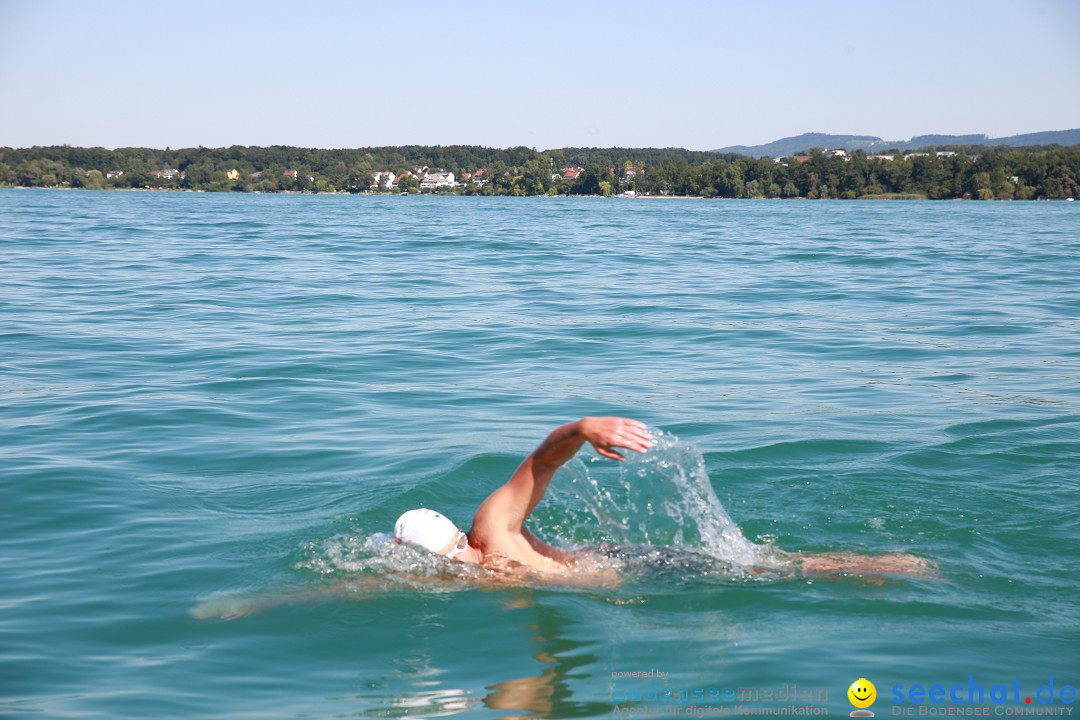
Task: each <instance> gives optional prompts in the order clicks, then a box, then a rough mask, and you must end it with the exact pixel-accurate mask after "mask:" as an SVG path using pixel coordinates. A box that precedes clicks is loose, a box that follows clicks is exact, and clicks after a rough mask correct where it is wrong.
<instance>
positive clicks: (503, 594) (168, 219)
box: [0, 190, 1080, 718]
mask: <svg viewBox="0 0 1080 720" xmlns="http://www.w3.org/2000/svg"><path fill="white" fill-rule="evenodd" d="M1078 213H1080V209H1078V208H1076V207H1075V204H1073V203H1070V204H1066V203H1060V204H1054V203H917V202H916V203H874V202H858V203H856V202H849V203H841V202H796V201H781V202H770V201H738V202H711V201H692V200H665V201H646V200H641V201H629V200H628V201H614V200H608V201H604V200H599V199H597V200H589V199H570V200H561V199H548V198H536V199H511V198H505V199H504V198H422V197H396V196H395V197H347V196H250V195H245V196H231V195H201V194H149V193H96V192H60V191H55V192H48V191H15V190H6V191H0V392H2V395H0V398H2V402H0V437H2V442H0V477H2V478H3V488H4V490H3V502H2V505H0V522H2V528H3V532H2V535H0V714H6V715H13V716H17V717H46V716H47V717H155V718H166V717H222V718H252V717H267V718H274V717H340V716H357V715H359V716H377V717H431V716H436V715H454V714H460V715H461V716H466V717H477V718H496V717H508V716H522V717H528V716H538V717H558V718H565V717H589V716H604V715H611V714H612V710H613V708H614V707H615V706H616V704H619V705H620V707H630V705H627V704H626V703H621V702H620V700H621V698H623V697H632V696H633V694H634V693H638V694H639V695H640V696H642V697H643V698H645V699H647V698H648V697H649V696H648V693H649V692H650V690H651V689H656V690H658V691H659V692H660V694H662V693H663V692H664V691H674V692H676V693H677V692H686V693H687V694H688V696H690V697H692V695H690V693H692V692H693V691H694V690H699V691H703V693H704V692H706V691H721V694H722V691H723V690H725V689H727V688H758V689H760V690H761V691H764V690H767V689H774V688H782V687H789V686H790V685H796V686H797V687H798V688H799V692H800V693H801V692H803V691H804V689H806V690H812V691H814V692H815V693H816V694H817V697H818V698H820V699H821V701H820V702H816V703H813V704H814V705H815V706H816V707H819V708H825V709H827V710H828V711H829V712H831V713H833V714H845V715H846V714H847V713H848V712H849V711H850V710H851V709H852V706H851V705H850V704H849V702H848V700H847V697H846V691H847V688H848V686H849V685H850V684H851V683H852V682H853V681H855V680H856V679H858V678H867V679H869V680H871V681H872V682H874V683H875V684H876V685H877V690H878V700H877V703H876V705H875V706H874V707H873V709H874V710H875V711H876V712H877V714H878V716H883V715H890V714H892V712H893V710H895V709H896V707H894V706H895V703H894V702H893V698H892V687H893V686H894V685H897V684H899V685H902V686H903V687H904V688H910V687H911V686H912V685H915V684H921V685H923V686H924V687H929V686H931V685H933V684H942V685H944V686H945V687H946V688H948V687H950V686H951V685H953V684H956V683H963V684H964V690H963V697H964V698H965V699H966V697H967V692H968V691H967V684H968V682H969V681H968V677H969V675H970V676H973V678H974V682H975V683H978V684H981V685H983V686H985V688H986V691H987V692H989V691H990V688H991V686H992V685H994V684H1002V685H1008V686H1009V687H1010V688H1011V687H1012V683H1013V681H1014V679H1018V680H1019V681H1020V683H1021V686H1022V695H1024V696H1033V695H1034V694H1035V693H1036V690H1037V688H1038V687H1039V686H1041V685H1046V684H1048V683H1049V682H1050V678H1051V677H1052V678H1053V682H1054V684H1055V689H1056V691H1057V692H1060V689H1061V687H1062V686H1063V685H1071V686H1073V687H1076V686H1077V685H1078V684H1080V677H1078V675H1080V672H1078V670H1080V613H1078V610H1080V600H1078V597H1080V572H1078V571H1080V503H1078V501H1080V494H1078V493H1077V489H1078V476H1080V332H1078V330H1080V294H1078V292H1077V290H1078V287H1080V214H1078ZM587 414H593V415H594V414H619V415H628V416H632V417H636V418H639V419H641V420H643V421H645V422H647V423H649V424H650V425H652V426H654V427H656V428H663V430H664V431H665V432H666V433H668V434H670V435H672V436H677V438H678V439H679V441H678V442H675V440H674V439H671V438H668V440H669V441H668V442H665V443H664V444H663V447H660V448H658V449H657V450H655V451H653V452H651V453H650V454H649V455H647V456H644V457H642V458H638V459H636V460H635V462H633V463H631V464H628V465H627V466H625V467H621V466H616V465H615V464H614V463H611V462H609V461H596V460H593V459H590V457H591V456H590V454H589V453H588V452H583V453H582V454H581V456H579V457H580V459H579V460H576V461H574V462H573V463H571V464H570V465H569V466H568V467H567V469H566V470H564V471H561V472H560V474H559V475H558V476H557V477H556V479H555V481H554V483H553V486H552V494H551V497H550V499H549V501H548V502H546V503H545V504H544V505H542V506H541V507H540V508H539V509H538V511H537V513H536V515H535V518H534V523H533V529H534V531H536V532H537V533H538V534H540V535H541V536H544V537H546V538H547V539H549V540H556V539H558V538H562V539H563V540H564V541H566V542H569V543H593V542H607V541H615V542H626V543H632V544H634V546H635V547H637V548H639V549H640V552H641V554H642V558H644V560H648V558H647V555H648V552H649V547H650V546H653V547H670V546H680V547H681V548H682V549H684V550H686V551H687V552H704V553H705V555H706V556H708V557H710V558H714V559H715V560H716V563H715V564H710V563H709V562H697V561H695V562H685V563H683V562H681V561H680V562H676V563H674V564H671V563H667V564H665V562H662V561H659V562H654V563H650V562H647V561H644V560H643V562H642V563H640V564H641V565H642V567H639V568H638V569H637V570H635V571H633V572H629V573H628V577H627V579H626V581H625V582H624V583H623V584H621V585H620V586H617V587H601V588H595V587H592V588H582V587H559V586H548V587H545V586H529V585H525V586H520V587H496V586H491V585H490V584H481V585H479V586H478V585H476V584H475V583H470V582H468V581H467V580H468V578H463V577H462V575H461V573H460V572H459V571H457V570H455V569H454V568H452V567H450V566H448V565H440V564H439V561H437V560H433V559H431V558H425V557H422V556H420V555H418V554H410V552H411V551H408V550H407V549H406V550H405V551H404V552H401V549H400V548H398V549H395V548H389V547H387V546H386V544H385V542H384V541H383V535H382V533H386V532H389V531H390V530H391V528H392V524H393V521H394V519H395V518H396V517H397V515H398V514H399V513H400V512H402V511H404V510H406V509H409V508H411V507H414V506H417V505H421V504H424V505H430V506H433V507H437V508H438V509H440V510H442V512H444V513H446V514H447V515H449V516H450V517H451V518H453V519H455V520H456V521H457V522H458V523H459V524H462V525H467V524H468V521H469V519H470V517H471V513H472V511H473V509H474V508H475V507H476V505H477V504H478V503H479V502H480V501H481V500H482V499H483V498H484V497H485V496H486V495H487V493H488V492H490V491H491V490H492V489H493V488H494V487H496V486H498V485H499V484H500V483H501V482H503V481H504V480H505V479H506V478H507V477H508V475H509V474H510V473H511V472H512V471H513V469H514V467H515V466H516V465H517V463H518V462H519V461H520V460H521V458H522V457H523V456H524V455H525V454H527V453H528V452H529V451H530V450H531V449H532V448H533V447H534V446H535V445H536V444H537V443H538V442H539V441H540V440H541V439H543V437H544V436H545V435H546V434H547V432H548V431H550V430H551V429H552V428H553V427H555V426H556V425H558V424H561V423H563V422H566V421H569V420H572V419H576V418H578V417H581V416H583V415H587ZM699 464H700V465H699ZM702 483H704V485H703V484H702ZM710 487H711V489H712V490H713V491H715V498H711V496H710V495H711V494H710V492H709V490H708V489H709V488H710ZM705 511H708V512H705ZM714 512H720V513H722V512H726V513H727V514H728V515H729V516H730V518H731V520H732V521H733V522H734V523H735V525H737V526H738V528H741V532H742V535H741V536H740V537H745V540H747V541H750V542H753V543H766V544H769V543H771V544H773V545H775V546H777V547H780V548H783V549H785V550H792V551H826V550H835V551H860V552H868V553H878V552H891V551H906V552H910V553H914V554H916V555H919V556H921V557H925V558H929V559H932V560H934V561H935V562H937V563H938V565H939V574H938V575H937V576H934V577H926V578H918V579H898V578H888V579H886V580H885V581H884V582H871V581H868V580H865V579H857V578H834V579H815V580H813V581H810V580H805V579H791V578H783V577H779V578H775V577H774V578H763V579H760V580H748V579H746V578H744V577H742V576H740V575H739V574H738V573H737V572H729V571H728V570H725V569H724V568H725V567H726V566H725V562H724V561H725V560H732V559H733V558H732V557H731V555H732V553H735V552H736V551H737V548H736V545H737V544H738V538H736V539H735V540H733V541H732V542H733V543H735V544H728V545H724V544H723V543H720V544H719V545H717V546H715V547H703V540H702V538H703V537H704V538H705V539H706V540H708V539H710V538H713V539H715V537H718V536H717V535H715V533H713V532H712V530H716V529H717V528H712V529H711V530H710V529H709V528H708V527H706V525H708V523H709V520H708V517H709V516H710V514H711V513H714ZM710 527H711V526H710ZM703 528H705V530H706V531H703V530H702V529H703ZM680 531H682V532H680ZM737 534H738V533H736V535H737ZM658 557H659V554H658ZM695 557H698V559H700V556H695ZM391 580H392V581H391ZM234 611H235V612H234ZM232 615H239V616H238V617H231V616H232ZM230 618H231V619H230ZM649 670H656V671H660V672H663V673H666V676H664V677H663V678H662V679H658V678H656V677H653V678H642V677H637V678H633V677H630V678H613V676H612V674H613V673H629V672H643V671H649ZM822 690H824V691H825V692H826V694H827V698H821V695H820V693H821V691H822ZM905 692H906V690H905ZM620 693H622V695H620ZM1010 693H1011V689H1010ZM1033 699H1034V698H1033ZM664 705H665V704H664V703H662V702H659V701H658V702H657V703H651V704H650V703H644V704H637V705H633V708H634V709H635V710H637V711H640V712H646V711H649V710H650V709H658V710H659V711H660V712H665V711H667V712H668V713H669V714H672V713H673V711H675V710H678V711H679V713H678V714H680V715H681V714H690V712H689V707H690V706H689V705H688V704H687V703H685V702H684V703H682V704H681V705H673V704H672V703H667V707H666V708H665V706H664ZM704 705H707V706H708V707H711V708H713V709H714V710H716V712H720V711H721V710H722V709H727V710H732V709H734V708H735V707H736V706H739V707H742V708H744V709H743V710H740V711H739V712H740V713H743V714H745V712H747V711H746V710H745V708H747V707H750V706H755V707H758V708H766V709H769V708H772V709H776V708H780V707H788V705H785V704H784V703H781V702H776V701H773V702H769V701H767V700H764V699H762V697H761V696H759V698H758V702H757V703H736V702H726V701H724V700H722V699H721V700H717V701H715V702H712V703H705V704H704ZM1022 705H1026V704H1025V703H1024V702H1023V697H1021V699H1020V704H1019V705H1017V704H1016V703H1015V702H1013V699H1012V697H1011V695H1010V697H1009V704H1008V708H1009V709H1010V710H1011V709H1014V708H1019V707H1021V706H1022ZM1034 705H1035V706H1036V707H1050V706H1049V705H1047V706H1040V705H1039V703H1038V702H1037V701H1036V702H1035V703H1034ZM698 706H699V707H701V706H703V705H702V704H700V703H699V704H698ZM946 706H952V705H951V703H950V701H948V700H946V702H945V703H944V704H943V705H942V706H941V707H946ZM792 707H794V705H792ZM959 707H963V704H961V705H960V706H959ZM969 707H970V706H969ZM988 707H989V706H988ZM1057 707H1065V706H1062V705H1060V704H1058V705H1057ZM1068 707H1072V706H1068ZM999 709H1000V708H999ZM737 714H738V713H737ZM991 714H993V713H991Z"/></svg>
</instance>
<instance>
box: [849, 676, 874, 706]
mask: <svg viewBox="0 0 1080 720" xmlns="http://www.w3.org/2000/svg"><path fill="white" fill-rule="evenodd" d="M847 696H848V700H850V701H851V704H852V705H854V706H855V707H857V708H866V707H870V706H871V705H873V704H874V700H876V699H877V688H875V687H874V683H872V682H870V681H869V680H867V679H866V678H859V679H858V680H856V681H855V682H853V683H851V687H849V688H848V689H847Z"/></svg>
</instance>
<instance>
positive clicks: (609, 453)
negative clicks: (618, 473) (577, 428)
mask: <svg viewBox="0 0 1080 720" xmlns="http://www.w3.org/2000/svg"><path fill="white" fill-rule="evenodd" d="M593 447H594V448H596V452H597V453H598V454H600V455H603V456H604V457H606V458H610V459H611V460H618V461H619V462H622V461H623V460H625V459H626V458H624V457H623V456H622V455H620V454H619V453H617V452H615V451H614V450H612V449H611V448H610V447H604V446H603V445H593Z"/></svg>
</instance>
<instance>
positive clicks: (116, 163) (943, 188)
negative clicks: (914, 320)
mask: <svg viewBox="0 0 1080 720" xmlns="http://www.w3.org/2000/svg"><path fill="white" fill-rule="evenodd" d="M800 150H804V148H800ZM0 186H15V187H47V188H87V189H97V190H106V189H147V188H149V189H159V190H200V191H212V192H350V193H361V192H434V193H454V194H460V195H543V194H546V195H619V194H630V195H667V196H690V197H723V198H813V199H827V198H842V199H845V198H846V199H854V198H864V197H897V196H902V197H911V198H929V199H951V198H972V199H982V200H990V199H1001V200H1005V199H1009V200H1030V199H1036V198H1068V197H1076V196H1078V195H1080V146H1075V147H1053V146H1052V147H1043V148H1030V147H1026V148H1012V147H954V148H952V149H946V148H938V149H933V148H931V149H926V150H920V151H919V152H913V153H906V154H905V153H902V152H887V151H875V152H874V153H873V154H870V153H866V152H864V151H862V150H856V151H854V152H851V153H844V152H822V151H821V150H810V151H809V152H806V153H805V154H801V155H798V156H794V157H786V158H776V159H775V160H774V159H770V158H752V157H746V156H740V155H734V154H724V155H720V154H717V153H710V152H695V151H690V150H683V149H680V148H563V149H561V150H546V151H543V152H538V151H536V150H532V149H530V148H523V147H519V148H509V149H505V150H500V149H495V148H485V147H478V146H466V145H457V146H441V147H440V146H435V147H430V146H419V145H410V146H402V147H373V148H358V149H342V150H324V149H311V148H296V147H284V146H274V147H267V148H263V147H243V146H234V147H229V148H203V147H199V148H186V149H181V150H173V149H170V148H166V149H164V150H155V149H151V148H120V149H117V150H107V149H105V148H78V147H70V146H54V147H34V148H25V149H11V148H0Z"/></svg>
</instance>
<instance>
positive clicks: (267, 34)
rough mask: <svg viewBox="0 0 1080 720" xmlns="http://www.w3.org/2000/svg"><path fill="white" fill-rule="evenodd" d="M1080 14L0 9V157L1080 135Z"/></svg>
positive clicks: (986, 10)
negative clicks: (37, 148)
mask: <svg viewBox="0 0 1080 720" xmlns="http://www.w3.org/2000/svg"><path fill="white" fill-rule="evenodd" d="M1078 38H1080V2H1078V1H1075V0H1024V1H1023V2H1016V1H1015V0H1012V1H1009V2H1002V1H999V0H982V1H981V2H971V1H968V0H962V1H961V0H957V1H951V0H936V1H934V2H924V1H923V0H906V1H905V2H895V3H882V2H873V1H872V0H862V1H861V2H854V1H851V2H848V1H842V0H837V1H836V2H825V1H822V2H808V1H807V0H803V1H801V2H783V1H778V0H774V1H772V2H768V1H764V2H763V1H760V0H759V1H757V2H673V3H671V4H670V5H668V4H666V3H661V2H659V0H650V1H649V2H632V1H630V0H624V1H623V2H589V1H588V0H578V1H577V2H558V1H554V0H551V1H545V2H531V3H523V2H513V1H512V0H507V1H504V2H451V1H449V0H440V1H439V2H427V1H426V0H409V1H408V2H387V1H385V0H383V1H380V2H327V1H318V0H315V1H311V2H302V3H301V2H295V3H285V2H245V1H240V0H237V1H234V2H230V1H228V0H217V1H214V2H202V1H185V2H157V1H150V0H141V1H131V0H115V1H102V2H87V1H82V2H53V1H51V0H0V145H6V146H13V147H28V146H31V145H53V144H65V143H66V144H70V145H83V146H96V145H101V146H105V147H109V148H114V147H123V146H147V147H158V148H163V147H166V146H171V147H173V148H177V147H190V146H196V145H205V146H208V147H219V146H227V145H233V144H238V145H274V144H280V145H299V146H306V147H362V146H369V145H403V144H424V145H428V144H443V145H447V144H477V145H487V146H493V147H508V146H512V145H525V146H529V147H535V148H537V149H547V148H554V147H565V146H580V145H587V146H601V147H610V146H623V147H627V146H632V147H665V146H679V147H687V148H691V149H696V150H707V149H713V148H717V147H722V146H726V145H734V144H758V143H764V142H768V141H771V140H775V139H777V138H780V137H784V136H788V135H797V134H799V133H803V132H831V133H853V134H867V135H877V136H879V137H883V138H886V139H890V140H901V139H907V138H910V137H911V136H912V135H919V134H926V133H954V134H959V133H987V134H989V135H991V136H1001V135H1013V134H1017V133H1025V132H1034V131H1039V130H1062V129H1067V128H1075V127H1080V40H1078Z"/></svg>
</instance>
